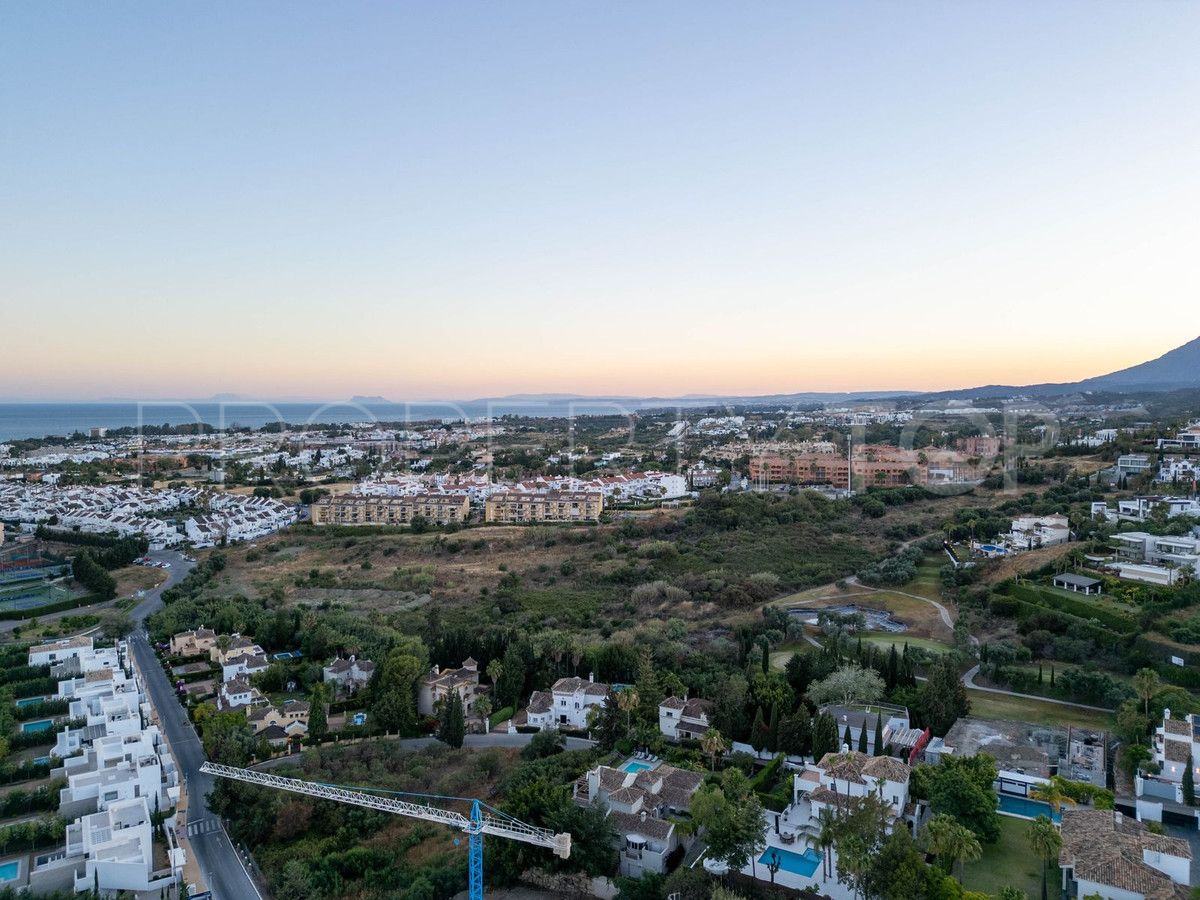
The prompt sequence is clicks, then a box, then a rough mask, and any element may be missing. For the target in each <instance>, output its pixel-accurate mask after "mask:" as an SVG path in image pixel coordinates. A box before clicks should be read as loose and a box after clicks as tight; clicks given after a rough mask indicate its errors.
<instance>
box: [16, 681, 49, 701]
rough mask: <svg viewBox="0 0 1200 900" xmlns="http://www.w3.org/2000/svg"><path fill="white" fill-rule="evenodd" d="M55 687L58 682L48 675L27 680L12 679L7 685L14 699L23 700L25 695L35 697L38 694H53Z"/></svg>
mask: <svg viewBox="0 0 1200 900" xmlns="http://www.w3.org/2000/svg"><path fill="white" fill-rule="evenodd" d="M57 688H58V682H57V681H55V680H54V679H53V678H51V677H50V676H46V677H45V678H30V679H29V680H28V681H14V682H13V683H12V684H10V685H8V689H9V690H10V691H12V695H13V699H14V700H24V699H25V698H26V697H36V696H38V695H39V694H53V693H54V692H55V690H57Z"/></svg>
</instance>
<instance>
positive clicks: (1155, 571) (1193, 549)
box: [1111, 531, 1200, 585]
mask: <svg viewBox="0 0 1200 900" xmlns="http://www.w3.org/2000/svg"><path fill="white" fill-rule="evenodd" d="M1111 540H1112V541H1113V543H1114V545H1115V546H1116V548H1117V560H1118V561H1117V563H1116V564H1114V566H1113V568H1115V569H1116V570H1117V571H1118V572H1119V573H1120V576H1121V577H1122V578H1125V579H1128V580H1131V581H1146V582H1149V583H1152V584H1166V585H1170V584H1174V583H1175V582H1176V581H1177V580H1178V579H1179V576H1180V575H1195V574H1197V573H1200V537H1196V536H1194V535H1158V534H1148V533H1146V532H1144V531H1124V532H1121V533H1119V534H1114V535H1113V536H1112V539H1111Z"/></svg>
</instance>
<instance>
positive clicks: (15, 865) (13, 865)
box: [0, 859, 21, 884]
mask: <svg viewBox="0 0 1200 900" xmlns="http://www.w3.org/2000/svg"><path fill="white" fill-rule="evenodd" d="M20 875H21V861H20V860H19V859H14V860H12V861H10V862H6V863H4V864H2V865H0V884H2V883H4V882H6V881H16V880H17V878H19V877H20Z"/></svg>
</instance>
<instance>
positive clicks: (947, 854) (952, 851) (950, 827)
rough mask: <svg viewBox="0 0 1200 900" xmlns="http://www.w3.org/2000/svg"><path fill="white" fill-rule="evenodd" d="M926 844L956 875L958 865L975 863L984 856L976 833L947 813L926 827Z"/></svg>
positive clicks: (947, 868) (931, 821)
mask: <svg viewBox="0 0 1200 900" xmlns="http://www.w3.org/2000/svg"><path fill="white" fill-rule="evenodd" d="M925 843H926V846H927V847H928V849H929V852H930V853H932V854H933V855H934V856H936V857H937V859H938V862H939V863H940V864H942V865H943V866H944V867H945V869H946V871H947V872H949V873H950V874H951V875H953V874H954V866H955V864H956V863H958V862H960V861H963V860H966V861H971V862H973V861H974V860H977V859H979V857H980V856H982V855H983V848H982V847H981V846H980V844H979V839H978V838H977V837H975V833H974V832H973V831H971V829H970V828H967V827H966V826H965V825H962V824H960V823H959V822H957V821H956V820H955V819H954V818H953V817H951V816H948V815H946V814H945V813H939V814H937V815H935V816H934V817H933V818H932V819H930V820H929V823H928V824H927V825H926V826H925ZM960 880H961V879H960Z"/></svg>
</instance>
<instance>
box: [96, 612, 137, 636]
mask: <svg viewBox="0 0 1200 900" xmlns="http://www.w3.org/2000/svg"><path fill="white" fill-rule="evenodd" d="M131 631H133V616H131V615H129V613H127V612H125V610H123V609H106V610H105V611H104V612H103V613H101V614H100V633H101V634H102V635H104V637H106V638H108V639H109V640H113V641H115V640H120V639H121V638H123V637H125V636H126V635H127V634H129V633H130V632H131Z"/></svg>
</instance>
